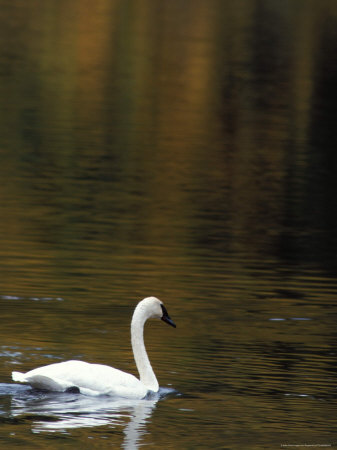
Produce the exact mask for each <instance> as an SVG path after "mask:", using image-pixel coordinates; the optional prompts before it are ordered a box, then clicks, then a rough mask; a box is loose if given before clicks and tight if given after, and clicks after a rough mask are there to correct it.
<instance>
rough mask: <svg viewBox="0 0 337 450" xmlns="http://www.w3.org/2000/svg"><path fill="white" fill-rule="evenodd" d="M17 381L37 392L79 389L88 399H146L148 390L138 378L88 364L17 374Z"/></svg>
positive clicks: (74, 363)
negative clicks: (92, 396) (98, 397)
mask: <svg viewBox="0 0 337 450" xmlns="http://www.w3.org/2000/svg"><path fill="white" fill-rule="evenodd" d="M13 380H14V381H19V382H21V383H22V382H23V383H29V384H30V385H31V386H33V387H35V388H37V389H46V390H52V391H59V392H64V391H66V390H70V389H72V388H78V390H79V392H81V393H82V394H88V395H116V396H118V397H127V398H143V397H145V395H146V394H147V389H146V387H145V386H144V385H143V384H142V383H141V382H140V381H139V380H138V379H137V378H136V377H135V376H134V375H131V374H129V373H126V372H122V371H121V370H118V369H115V368H114V367H109V366H105V365H102V364H90V363H87V362H84V361H66V362H61V363H55V364H49V365H48V366H44V367H39V368H37V369H33V370H31V371H29V372H27V373H25V374H21V373H20V372H13Z"/></svg>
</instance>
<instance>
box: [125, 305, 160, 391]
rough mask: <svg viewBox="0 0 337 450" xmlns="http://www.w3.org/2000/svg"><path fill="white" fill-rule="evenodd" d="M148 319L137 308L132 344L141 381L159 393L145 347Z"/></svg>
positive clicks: (132, 323) (133, 319) (132, 331)
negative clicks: (145, 325)
mask: <svg viewBox="0 0 337 450" xmlns="http://www.w3.org/2000/svg"><path fill="white" fill-rule="evenodd" d="M146 319H147V317H146V316H145V314H144V312H143V311H142V310H140V309H138V308H136V310H135V312H134V314H133V317H132V321H131V343H132V350H133V355H134V358H135V361H136V365H137V369H138V372H139V377H140V381H141V382H142V383H143V384H144V385H145V386H146V387H147V388H148V389H149V390H151V391H154V392H157V391H158V389H159V384H158V381H157V378H156V376H155V374H154V372H153V369H152V367H151V364H150V361H149V357H148V356H147V353H146V349H145V345H144V324H145V322H146Z"/></svg>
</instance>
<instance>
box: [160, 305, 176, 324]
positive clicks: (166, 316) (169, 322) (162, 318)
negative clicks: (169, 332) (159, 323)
mask: <svg viewBox="0 0 337 450" xmlns="http://www.w3.org/2000/svg"><path fill="white" fill-rule="evenodd" d="M160 306H161V309H162V310H163V315H162V317H161V320H163V321H164V322H166V323H168V324H169V325H171V326H172V327H174V328H176V327H177V326H176V324H175V323H174V322H173V320H172V319H171V317H170V316H169V315H168V312H167V309H166V308H165V306H164V305H160Z"/></svg>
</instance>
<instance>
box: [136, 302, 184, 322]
mask: <svg viewBox="0 0 337 450" xmlns="http://www.w3.org/2000/svg"><path fill="white" fill-rule="evenodd" d="M136 310H140V311H142V313H143V314H144V316H145V317H146V319H150V318H157V319H161V320H163V321H164V322H166V323H168V324H169V325H171V326H172V327H174V328H176V324H175V323H174V322H173V320H172V319H171V317H170V316H169V315H168V312H167V309H166V308H165V306H164V304H163V302H162V301H160V300H159V299H158V298H156V297H147V298H144V300H142V301H141V302H139V303H138V305H137V307H136ZM135 312H136V311H135Z"/></svg>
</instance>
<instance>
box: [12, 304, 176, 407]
mask: <svg viewBox="0 0 337 450" xmlns="http://www.w3.org/2000/svg"><path fill="white" fill-rule="evenodd" d="M149 318H160V319H162V320H163V321H164V322H166V323H168V324H169V325H172V326H173V327H176V325H175V324H174V322H173V321H172V319H171V318H170V317H169V315H168V313H167V310H166V308H165V306H164V305H163V303H162V302H161V301H160V300H159V299H157V298H156V297H147V298H144V300H142V301H141V302H139V303H138V305H137V306H136V308H135V311H134V313H133V316H132V321H131V343H132V350H133V354H134V358H135V361H136V365H137V369H138V372H139V376H140V380H138V378H136V377H135V376H134V375H131V374H129V373H126V372H122V371H121V370H118V369H114V368H113V367H109V366H105V365H102V364H90V363H87V362H83V361H66V362H61V363H55V364H49V365H47V366H43V367H38V368H37V369H33V370H30V371H29V372H27V373H21V372H12V379H13V381H17V382H20V383H28V384H30V385H31V386H32V387H34V388H37V389H44V390H48V391H56V392H66V391H70V392H80V393H82V394H86V395H102V394H103V395H104V394H105V395H113V396H118V397H124V398H135V399H141V398H144V397H145V396H146V395H147V393H148V392H149V391H153V392H158V390H159V385H158V381H157V378H156V376H155V374H154V372H153V370H152V367H151V364H150V361H149V358H148V356H147V353H146V349H145V345H144V337H143V330H144V324H145V322H146V320H147V319H149Z"/></svg>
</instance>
